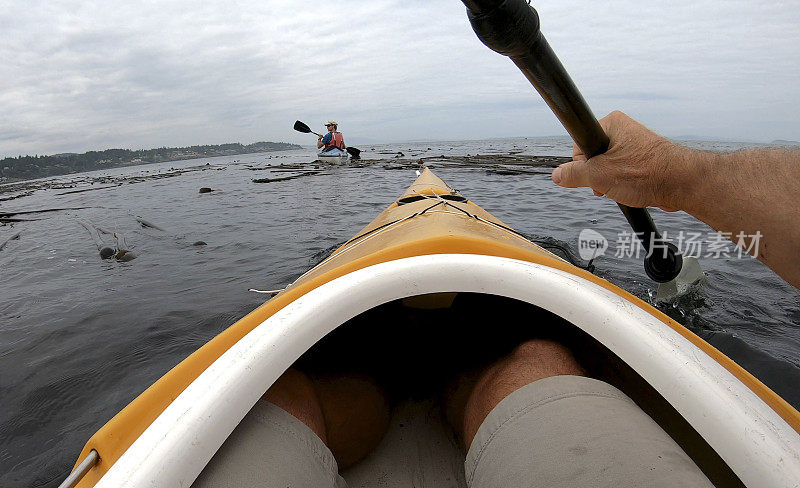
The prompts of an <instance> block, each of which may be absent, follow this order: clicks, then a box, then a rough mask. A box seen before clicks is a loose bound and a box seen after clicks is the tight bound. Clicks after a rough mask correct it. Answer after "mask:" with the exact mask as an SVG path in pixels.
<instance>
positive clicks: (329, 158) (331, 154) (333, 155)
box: [317, 148, 349, 164]
mask: <svg viewBox="0 0 800 488" xmlns="http://www.w3.org/2000/svg"><path fill="white" fill-rule="evenodd" d="M348 156H349V154H347V152H345V151H342V150H339V149H336V148H334V149H331V150H330V151H324V152H320V153H318V154H317V159H319V160H320V161H322V162H324V163H333V164H342V163H346V162H347V158H348Z"/></svg>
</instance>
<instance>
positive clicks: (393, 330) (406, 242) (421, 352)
mask: <svg viewBox="0 0 800 488" xmlns="http://www.w3.org/2000/svg"><path fill="white" fill-rule="evenodd" d="M465 318H466V319H465ZM406 319H408V320H409V321H410V322H408V323H412V322H413V323H416V324H417V325H416V326H412V325H404V324H406V322H405V320H406ZM415 320H416V322H414V321H415ZM529 333H536V334H538V335H540V336H541V335H550V336H555V337H568V338H569V341H570V347H574V348H575V350H576V356H578V355H580V356H581V357H587V358H590V359H591V361H590V362H591V363H592V364H593V365H594V366H592V367H591V368H588V370H589V371H590V374H591V376H593V377H596V378H597V379H601V380H604V381H607V382H610V383H612V384H613V385H614V386H616V387H617V388H619V389H621V390H623V391H624V392H625V393H626V394H627V395H628V396H630V397H631V398H632V399H634V401H636V403H637V404H638V405H639V406H640V407H641V408H642V409H643V410H644V411H645V412H646V413H647V414H649V415H650V416H651V417H652V418H653V419H654V420H655V421H656V422H657V423H658V424H659V425H660V426H661V427H662V428H663V429H664V430H665V431H666V432H667V433H668V434H669V435H670V436H671V437H672V438H673V439H674V440H675V441H676V442H677V443H678V445H680V447H681V448H682V449H683V450H684V451H686V453H687V454H688V455H689V456H690V457H691V458H692V460H693V461H694V462H695V463H696V464H697V465H698V467H700V468H701V470H702V471H703V472H704V473H705V474H706V476H708V477H709V479H710V480H711V481H712V482H713V483H714V484H715V485H716V486H748V487H779V486H781V487H782V486H796V483H797V480H799V479H800V413H799V412H798V411H797V410H795V409H794V408H793V407H792V406H791V405H790V404H788V403H787V402H786V401H784V400H783V399H782V398H780V397H779V396H778V395H777V394H775V393H774V392H773V391H771V390H770V389H769V388H768V387H766V386H765V385H764V384H762V383H761V382H760V381H758V380H757V379H756V378H755V377H753V376H752V375H751V374H749V373H748V372H747V371H745V370H744V369H742V368H741V367H740V366H738V365H737V364H736V363H734V362H733V361H732V360H731V359H729V358H728V357H726V356H725V355H723V354H722V353H721V352H719V351H718V350H716V349H715V348H714V347H712V346H711V345H709V344H708V343H706V342H705V341H703V340H702V339H701V338H699V337H698V336H696V335H695V334H693V333H692V332H690V331H689V330H687V329H686V328H684V327H683V326H682V325H680V324H679V323H677V322H675V321H674V320H672V319H670V318H669V317H668V316H666V315H664V314H663V313H662V312H660V311H659V310H657V309H656V308H654V307H652V306H651V305H649V304H648V303H646V302H644V301H642V300H640V299H639V298H637V297H635V296H633V295H631V294H630V293H628V292H626V291H625V290H623V289H621V288H619V287H617V286H615V285H613V284H611V283H609V282H607V281H605V280H603V279H601V278H599V277H597V276H595V275H593V274H592V273H590V272H589V271H587V270H585V269H583V268H581V267H579V266H576V265H574V264H571V263H570V262H569V261H567V260H566V259H564V258H562V257H559V256H557V255H555V254H553V253H551V252H549V251H547V250H546V249H544V248H542V247H540V246H538V245H536V244H534V243H533V242H531V241H529V240H528V239H526V238H525V237H524V236H522V235H521V234H519V233H517V232H516V231H515V230H513V229H512V228H511V227H509V226H508V225H506V224H505V223H503V222H502V221H501V220H499V219H498V218H496V217H495V216H493V215H492V214H490V213H489V212H487V211H486V210H484V209H482V208H481V207H479V206H478V205H476V204H475V203H473V202H472V201H471V200H468V199H467V198H466V197H464V196H463V195H462V194H461V193H459V192H458V191H456V190H454V189H453V188H451V187H449V186H448V185H447V184H446V183H444V182H443V181H442V180H441V179H440V178H438V177H437V176H436V175H434V174H433V172H431V171H430V170H429V169H427V168H425V169H424V171H423V172H422V173H421V174H419V176H418V178H417V179H416V180H415V181H414V182H413V184H412V185H411V186H410V187H409V188H408V189H407V190H406V191H405V192H404V193H403V194H402V195H401V196H400V197H399V198H398V199H396V200H395V201H394V202H393V203H391V205H389V207H388V208H386V209H385V210H384V211H383V212H382V213H380V214H379V215H378V216H377V217H376V218H375V219H374V220H373V221H372V222H370V223H369V224H368V225H367V226H366V227H364V228H363V229H362V230H361V231H360V232H358V233H357V234H356V235H355V236H354V237H353V238H352V239H350V240H348V241H347V242H345V243H344V244H343V245H341V246H340V247H339V248H338V249H336V250H335V251H334V252H333V253H332V254H331V255H330V256H328V257H327V258H326V259H325V260H324V261H322V262H321V263H319V264H318V265H316V266H314V267H313V268H311V269H310V270H309V271H307V272H306V273H305V274H303V275H302V276H300V277H299V278H297V280H295V281H294V282H293V283H292V284H291V285H289V286H287V287H286V288H285V289H283V290H282V291H280V292H279V293H277V294H276V295H275V296H274V297H272V298H271V299H269V300H268V301H266V302H265V303H264V304H263V305H261V306H260V307H258V308H257V309H255V310H254V311H252V312H251V313H250V314H248V315H247V316H245V317H243V318H242V319H240V320H239V321H237V322H236V323H234V324H233V325H231V326H230V327H229V328H228V329H226V330H225V331H223V332H222V333H220V334H219V335H218V336H217V337H215V338H214V339H212V340H211V341H209V342H208V343H207V344H205V345H204V346H202V347H201V348H200V349H198V350H197V351H195V352H194V353H193V354H192V355H190V356H189V357H188V358H186V359H185V360H184V361H182V362H181V363H180V364H178V365H177V366H175V367H174V368H173V369H172V370H170V371H169V372H168V373H167V374H165V375H164V376H163V377H162V378H160V379H159V380H158V381H156V382H155V383H154V384H153V385H152V386H150V387H149V388H148V389H147V390H145V391H144V392H143V393H142V394H141V395H139V397H137V398H136V399H135V400H134V401H133V402H131V403H130V404H129V405H128V406H127V407H125V408H124V409H123V410H122V411H120V412H119V413H118V414H117V415H116V416H115V417H114V418H112V419H111V420H110V421H109V422H108V423H107V424H106V425H105V426H103V427H102V428H101V429H100V430H99V431H98V432H97V433H96V434H95V435H94V436H92V437H91V438H90V439H89V441H88V442H87V443H86V445H85V447H84V448H83V450H82V452H81V453H80V455H79V457H78V461H77V463H76V468H75V469H74V470H73V473H72V475H71V477H72V478H73V479H79V481H78V482H77V485H75V486H81V487H89V486H98V487H100V486H102V487H119V486H129V487H150V486H159V487H173V486H174V487H178V486H190V485H191V484H192V482H193V481H194V480H195V479H196V478H197V476H198V475H199V474H200V473H201V471H202V470H203V468H204V467H205V466H206V464H207V463H208V462H209V460H210V459H211V458H212V457H213V456H214V454H215V453H216V452H217V450H218V449H219V448H220V446H221V445H222V444H223V443H224V442H225V440H226V439H227V437H228V436H229V435H230V434H231V432H232V431H233V430H234V428H236V426H237V425H238V424H239V422H240V421H241V420H242V419H243V418H244V417H245V415H246V414H247V413H248V412H249V411H250V409H251V408H252V407H253V406H254V405H255V404H256V402H257V401H258V400H259V398H260V397H261V396H262V395H263V394H264V392H265V391H266V390H267V389H268V388H269V387H270V386H271V385H272V384H273V383H274V382H275V380H276V379H277V378H278V377H280V376H281V374H283V372H284V371H286V370H287V369H288V368H289V367H290V366H292V365H293V364H296V363H297V362H298V361H311V362H314V360H315V359H316V362H315V364H317V366H319V365H322V366H323V367H325V365H326V364H333V363H334V362H335V361H330V358H331V357H337V358H339V359H338V361H345V360H346V361H347V362H349V363H353V364H356V363H358V362H359V361H361V360H362V357H363V361H364V362H365V363H366V362H371V363H372V367H376V368H379V369H380V368H383V370H386V371H390V372H391V374H392V375H393V376H394V377H395V378H396V379H398V383H399V384H401V385H402V386H403V387H405V388H406V390H404V391H407V393H408V398H405V399H402V401H401V402H400V403H399V405H400V407H395V410H394V414H393V415H394V417H393V419H392V424H391V426H390V430H389V432H388V433H387V434H386V436H385V437H384V439H383V441H381V445H380V446H379V447H378V449H377V450H376V455H375V456H372V455H370V457H368V458H367V460H365V461H362V463H359V464H357V465H355V466H354V467H352V468H349V469H348V470H346V471H345V472H343V473H342V475H343V476H344V477H345V479H347V480H348V482H352V483H351V486H366V485H370V484H373V485H374V484H375V483H378V482H380V483H379V484H380V485H381V486H399V485H403V486H410V485H411V482H409V481H408V480H409V479H411V477H412V475H406V476H407V477H406V478H402V476H404V475H402V474H397V472H402V471H403V470H404V469H406V468H408V469H412V468H410V467H409V465H410V464H413V465H414V467H413V469H414V470H417V471H416V473H417V475H419V473H420V471H419V470H421V469H422V470H423V472H424V474H425V480H424V482H420V483H417V484H415V486H460V485H459V484H458V483H456V482H455V481H454V480H457V479H458V477H459V476H460V479H462V480H463V471H462V472H461V473H460V474H457V473H456V474H454V473H455V471H454V470H456V471H457V468H458V469H462V470H463V453H459V452H458V449H457V448H456V447H454V446H455V445H454V444H453V442H450V441H449V439H448V438H447V434H446V433H444V432H445V431H446V429H444V428H443V427H442V425H441V424H436V422H435V420H436V417H437V416H436V415H435V414H432V413H431V412H432V411H434V410H435V409H434V408H433V407H432V405H434V404H435V400H431V399H430V397H428V398H427V399H426V398H425V397H424V392H425V390H426V386H425V383H426V378H425V377H424V375H420V374H419V371H420V368H421V367H420V366H419V365H420V364H425V365H431V364H439V363H437V361H439V362H440V363H441V362H442V361H443V360H441V358H440V356H442V357H444V356H445V355H446V354H447V351H448V350H449V349H455V348H456V346H454V345H453V344H454V343H458V348H459V349H461V350H468V351H470V354H475V355H476V356H480V354H481V353H482V351H483V350H488V349H493V348H495V346H496V345H497V344H500V343H504V342H513V341H518V340H519V338H520V337H522V336H524V335H525V334H529ZM375 344H381V346H382V348H385V351H386V353H385V354H378V355H376V354H371V355H370V354H367V353H366V352H365V351H368V350H370V349H369V347H372V348H374V346H375ZM326 348H327V350H328V351H331V350H333V351H335V355H334V356H326V355H325V353H324V350H326ZM367 356H370V357H369V358H367ZM422 369H425V368H422ZM427 371H436V368H429V369H427ZM420 392H422V393H420ZM421 395H422V396H421ZM420 398H422V399H420ZM403 402H405V403H403ZM426 402H427V403H426ZM414 418H416V420H414ZM404 425H405V427H403V426H404ZM411 426H413V429H412V428H411ZM400 427H403V428H404V429H405V430H403V431H402V432H403V434H402V435H401V434H397V432H399V431H398V429H399V428H400ZM409 439H411V440H409ZM414 439H416V440H417V441H419V442H414V441H413V440H414ZM423 441H425V442H427V444H425V446H426V447H422V444H423ZM414 449H416V451H414ZM386 456H389V458H387V457H386ZM391 456H395V457H394V458H392V457H391ZM458 456H461V457H460V462H461V463H462V465H461V467H459V464H458V461H453V460H454V459H455V460H458V459H459V457H458ZM398 457H399V460H398ZM387 459H394V461H391V460H389V461H387ZM409 460H413V462H412V461H409ZM370 462H372V463H373V464H374V466H373V467H370V466H368V464H369V463H370ZM393 463H394V464H393ZM404 463H405V464H404ZM420 463H423V464H424V463H438V465H439V466H438V467H435V468H431V469H430V470H427V468H422V467H420V466H421V465H420ZM454 476H455V477H454ZM348 477H350V478H348ZM415 479H416V478H415ZM387 480H388V481H387ZM70 481H72V480H70Z"/></svg>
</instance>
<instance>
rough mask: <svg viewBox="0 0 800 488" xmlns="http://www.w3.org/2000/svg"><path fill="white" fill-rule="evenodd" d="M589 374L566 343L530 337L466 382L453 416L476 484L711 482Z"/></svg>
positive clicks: (474, 487)
mask: <svg viewBox="0 0 800 488" xmlns="http://www.w3.org/2000/svg"><path fill="white" fill-rule="evenodd" d="M583 374H584V373H583V371H582V369H581V368H580V365H579V364H578V363H577V362H576V361H575V360H574V359H573V358H572V355H571V354H570V352H569V350H567V349H566V348H564V347H563V346H561V345H559V344H557V343H554V342H550V341H529V342H526V343H523V344H522V345H520V346H519V347H518V348H517V349H515V350H514V352H512V353H511V354H510V355H508V356H506V357H504V358H502V359H500V360H499V361H497V362H496V363H494V364H493V365H491V366H490V367H488V368H486V369H485V370H483V371H480V372H478V373H476V374H474V375H472V377H471V380H468V381H464V382H462V387H461V388H460V390H461V392H460V393H459V389H458V388H457V389H455V393H454V394H452V395H451V396H450V404H449V407H450V408H449V410H448V418H449V419H451V423H452V424H453V425H454V427H455V429H456V431H457V432H459V433H460V434H461V437H462V439H463V440H464V446H465V448H466V449H467V450H468V452H467V460H466V463H465V470H466V478H467V482H468V485H469V486H470V487H471V488H490V487H491V488H494V487H501V486H502V487H517V486H552V487H559V488H567V487H569V488H573V487H575V488H577V487H584V486H609V487H611V486H613V487H616V488H622V487H633V486H653V487H680V486H687V487H688V486H693V487H694V486H700V487H708V486H711V484H710V482H709V481H708V480H707V479H706V478H705V476H704V475H703V474H702V472H701V471H700V470H699V469H698V468H697V466H696V465H695V464H694V463H693V462H692V461H691V459H690V458H689V457H688V456H687V455H686V454H685V453H684V452H683V450H681V448H680V447H679V446H678V445H677V444H676V443H675V442H674V441H673V440H672V439H671V438H670V437H669V436H668V435H667V434H666V433H665V432H664V431H663V430H662V429H661V428H660V427H659V426H658V425H657V424H656V423H655V422H654V421H653V420H652V419H651V418H650V417H649V416H648V415H647V414H645V413H644V412H643V411H642V410H641V409H640V408H639V407H638V406H637V405H636V404H635V403H633V401H632V400H630V399H629V398H628V397H627V396H625V395H624V394H623V393H622V392H621V391H619V390H617V389H616V388H614V387H612V386H611V385H608V384H606V383H603V382H601V381H598V380H594V379H591V378H586V377H584V376H582V375H583ZM464 391H466V393H464ZM459 402H460V405H461V406H460V407H459Z"/></svg>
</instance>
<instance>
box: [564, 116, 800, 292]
mask: <svg viewBox="0 0 800 488" xmlns="http://www.w3.org/2000/svg"><path fill="white" fill-rule="evenodd" d="M600 125H601V126H602V127H603V129H604V130H605V131H606V133H607V134H608V136H609V138H610V139H611V144H610V146H609V148H608V151H606V153H604V154H601V155H599V156H595V157H593V158H591V159H590V160H588V161H587V160H586V156H585V155H584V154H583V152H582V151H581V150H580V149H579V148H578V147H577V146H575V148H574V150H573V161H571V162H569V163H565V164H562V165H561V166H559V167H558V168H556V169H555V170H554V171H553V176H552V177H553V181H554V182H555V183H556V184H558V185H561V186H564V187H567V188H577V187H590V188H591V189H592V190H594V193H595V195H598V196H607V197H608V198H611V199H613V200H615V201H617V202H619V203H622V204H625V205H629V206H632V207H660V208H662V209H664V210H667V211H670V212H674V211H677V210H684V211H686V212H687V213H689V214H691V215H692V216H694V217H696V218H698V219H700V220H702V221H703V222H705V223H706V224H708V225H710V226H711V227H713V228H714V229H715V230H717V231H719V232H722V233H723V234H724V235H726V236H728V238H730V239H731V240H732V241H734V242H738V240H739V236H744V239H745V242H744V244H746V245H747V246H746V248H748V250H749V251H754V250H755V249H751V248H752V247H753V246H750V245H749V244H750V242H747V239H748V238H749V237H748V236H753V235H756V233H759V234H760V245H759V247H758V249H757V252H758V254H757V257H758V259H759V260H761V261H762V262H763V263H764V264H766V265H767V266H769V267H770V268H772V270H773V271H775V272H776V273H777V274H778V275H779V276H780V277H781V278H783V279H785V280H786V281H788V282H789V283H790V284H792V285H793V286H794V287H796V288H800V265H798V264H797V256H798V255H800V226H798V225H797V224H798V222H800V207H798V205H797V202H796V200H797V197H798V195H800V151H798V150H791V151H790V150H784V149H759V150H754V151H736V152H730V153H715V152H710V151H698V150H693V149H690V148H687V147H684V146H679V145H678V144H675V143H673V142H672V141H670V140H668V139H666V138H664V137H661V136H659V135H658V134H656V133H655V132H653V131H651V130H650V129H648V128H647V127H645V126H643V125H642V124H640V123H639V122H637V121H635V120H634V119H632V118H630V117H628V116H627V115H625V114H624V113H622V112H618V111H616V112H612V113H611V114H609V115H608V116H606V117H604V118H603V119H601V120H600Z"/></svg>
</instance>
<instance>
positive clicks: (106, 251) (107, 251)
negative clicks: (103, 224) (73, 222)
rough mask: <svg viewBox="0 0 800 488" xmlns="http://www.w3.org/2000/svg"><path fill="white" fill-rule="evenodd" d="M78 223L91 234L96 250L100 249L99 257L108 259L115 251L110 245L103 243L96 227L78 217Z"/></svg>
mask: <svg viewBox="0 0 800 488" xmlns="http://www.w3.org/2000/svg"><path fill="white" fill-rule="evenodd" d="M78 223H79V224H81V225H82V226H83V228H84V229H86V230H87V231H88V232H89V235H90V236H92V240H93V241H94V243H95V245H96V246H97V250H98V251H100V258H101V259H108V258H110V257H111V256H113V255H114V254H116V251H114V250H113V249H111V248H110V247H108V246H106V245H105V244H103V239H101V238H100V232H99V231H98V230H97V228H96V227H95V226H94V225H92V224H91V223H89V222H85V221H83V220H80V219H78Z"/></svg>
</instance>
